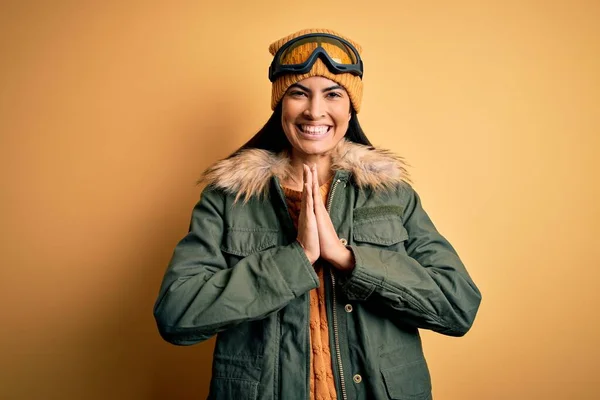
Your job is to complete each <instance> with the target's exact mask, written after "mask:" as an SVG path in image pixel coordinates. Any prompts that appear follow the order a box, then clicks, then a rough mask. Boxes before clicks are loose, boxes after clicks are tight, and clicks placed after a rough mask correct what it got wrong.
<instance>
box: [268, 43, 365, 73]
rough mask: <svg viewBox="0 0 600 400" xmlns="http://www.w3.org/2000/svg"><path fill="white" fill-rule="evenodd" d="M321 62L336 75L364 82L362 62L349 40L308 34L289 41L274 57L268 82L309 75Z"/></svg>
mask: <svg viewBox="0 0 600 400" xmlns="http://www.w3.org/2000/svg"><path fill="white" fill-rule="evenodd" d="M318 58H320V59H321V60H322V61H323V63H325V65H326V66H327V69H329V71H330V72H331V73H333V74H344V73H350V74H352V75H357V76H359V77H360V78H361V79H362V75H363V62H362V60H361V58H360V55H359V54H358V50H356V48H355V47H354V46H353V45H352V43H350V42H348V41H347V40H345V39H343V38H341V37H339V36H335V35H331V34H328V33H309V34H306V35H302V36H299V37H297V38H295V39H292V40H290V41H289V42H287V43H286V44H284V45H283V46H281V48H280V49H279V50H278V51H277V53H275V57H274V58H273V62H272V63H271V66H270V67H269V80H270V81H271V82H274V81H275V80H276V79H277V78H279V77H280V76H282V75H285V74H306V73H307V72H309V71H310V70H311V69H312V67H313V65H314V63H315V62H316V61H317V59H318Z"/></svg>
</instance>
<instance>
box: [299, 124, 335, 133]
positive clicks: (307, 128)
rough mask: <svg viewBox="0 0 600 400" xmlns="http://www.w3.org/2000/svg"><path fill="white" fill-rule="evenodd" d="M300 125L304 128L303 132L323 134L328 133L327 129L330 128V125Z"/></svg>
mask: <svg viewBox="0 0 600 400" xmlns="http://www.w3.org/2000/svg"><path fill="white" fill-rule="evenodd" d="M300 127H301V128H302V131H303V132H305V133H310V134H313V135H322V134H324V133H327V131H328V130H329V127H328V126H327V125H320V126H314V125H301V126H300Z"/></svg>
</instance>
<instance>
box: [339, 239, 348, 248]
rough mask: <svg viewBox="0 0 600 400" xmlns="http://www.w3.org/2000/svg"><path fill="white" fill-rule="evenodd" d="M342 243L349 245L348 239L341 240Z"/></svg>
mask: <svg viewBox="0 0 600 400" xmlns="http://www.w3.org/2000/svg"><path fill="white" fill-rule="evenodd" d="M340 242H341V243H342V244H343V245H344V246H345V245H347V244H348V241H347V240H346V239H344V238H341V239H340Z"/></svg>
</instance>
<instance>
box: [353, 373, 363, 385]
mask: <svg viewBox="0 0 600 400" xmlns="http://www.w3.org/2000/svg"><path fill="white" fill-rule="evenodd" d="M352 379H354V382H355V383H361V382H362V376H360V375H359V374H356V375H354V377H353V378H352Z"/></svg>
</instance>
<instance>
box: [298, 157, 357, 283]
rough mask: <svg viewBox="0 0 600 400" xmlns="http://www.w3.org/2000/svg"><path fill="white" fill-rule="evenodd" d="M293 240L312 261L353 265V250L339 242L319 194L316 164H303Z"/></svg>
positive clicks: (348, 268) (342, 268)
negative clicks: (296, 225) (298, 213)
mask: <svg viewBox="0 0 600 400" xmlns="http://www.w3.org/2000/svg"><path fill="white" fill-rule="evenodd" d="M296 240H297V241H298V242H299V243H300V245H301V246H302V248H303V249H304V253H305V254H306V256H307V257H308V259H309V261H310V263H311V264H314V263H315V261H317V259H319V257H321V258H323V259H324V260H326V261H328V262H329V263H330V264H332V265H333V266H334V267H335V268H336V269H338V270H340V271H345V272H350V271H352V270H353V269H354V256H353V254H352V251H351V250H349V249H348V248H346V246H344V245H343V244H342V243H341V242H340V239H339V238H338V235H337V233H336V231H335V228H334V227H333V223H332V222H331V218H330V217H329V213H328V212H327V208H326V207H325V204H324V202H323V198H322V197H321V192H320V190H319V179H318V175H317V166H316V164H314V165H313V166H312V167H309V166H307V165H306V164H303V174H302V204H301V207H300V216H299V217H298V236H297V238H296Z"/></svg>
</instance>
